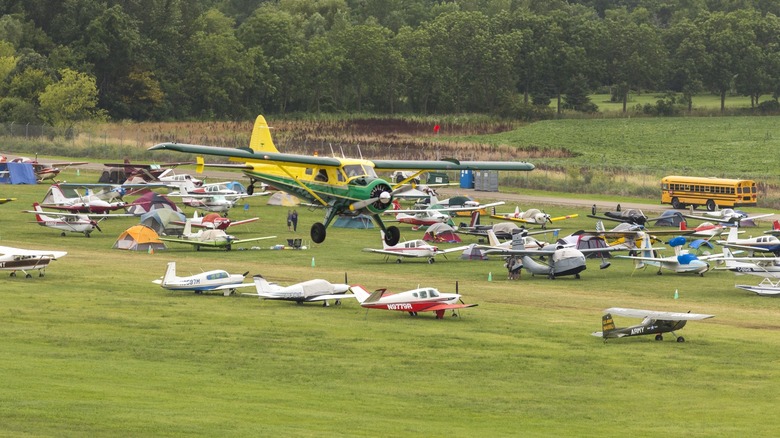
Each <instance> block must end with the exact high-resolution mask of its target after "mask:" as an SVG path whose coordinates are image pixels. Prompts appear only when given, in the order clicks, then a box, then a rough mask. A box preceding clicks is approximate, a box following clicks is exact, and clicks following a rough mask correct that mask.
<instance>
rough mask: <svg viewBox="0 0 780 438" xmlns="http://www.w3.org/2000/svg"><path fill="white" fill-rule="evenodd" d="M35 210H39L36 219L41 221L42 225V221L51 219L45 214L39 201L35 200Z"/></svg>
mask: <svg viewBox="0 0 780 438" xmlns="http://www.w3.org/2000/svg"><path fill="white" fill-rule="evenodd" d="M33 210H35V211H37V212H38V213H35V220H36V221H38V223H41V225H43V224H42V222H46V221H47V220H48V219H49V218H48V217H47V216H44V215H43V209H42V208H41V205H40V204H38V203H37V202H33Z"/></svg>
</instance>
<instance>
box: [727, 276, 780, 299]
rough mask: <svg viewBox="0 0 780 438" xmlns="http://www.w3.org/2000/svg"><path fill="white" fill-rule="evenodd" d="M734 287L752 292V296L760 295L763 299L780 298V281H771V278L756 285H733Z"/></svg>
mask: <svg viewBox="0 0 780 438" xmlns="http://www.w3.org/2000/svg"><path fill="white" fill-rule="evenodd" d="M734 287H737V288H739V289H744V290H746V291H750V292H753V293H754V294H757V295H761V296H763V297H777V296H780V280H775V281H773V280H772V279H771V278H764V279H763V280H761V283H758V284H757V285H752V284H735V285H734Z"/></svg>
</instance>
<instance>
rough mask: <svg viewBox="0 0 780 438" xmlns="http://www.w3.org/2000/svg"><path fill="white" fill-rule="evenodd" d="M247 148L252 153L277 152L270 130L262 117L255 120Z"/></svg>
mask: <svg viewBox="0 0 780 438" xmlns="http://www.w3.org/2000/svg"><path fill="white" fill-rule="evenodd" d="M249 147H250V148H251V149H252V150H253V151H264V152H279V150H278V149H276V146H275V145H274V141H273V139H272V138H271V128H269V127H268V123H266V121H265V117H263V116H262V115H260V116H257V119H255V126H254V128H253V129H252V138H251V139H250V140H249Z"/></svg>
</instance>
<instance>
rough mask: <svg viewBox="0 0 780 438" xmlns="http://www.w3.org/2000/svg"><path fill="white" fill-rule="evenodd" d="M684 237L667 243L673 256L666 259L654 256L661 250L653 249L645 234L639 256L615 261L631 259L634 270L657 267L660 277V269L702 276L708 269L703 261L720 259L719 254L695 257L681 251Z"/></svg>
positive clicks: (619, 257)
mask: <svg viewBox="0 0 780 438" xmlns="http://www.w3.org/2000/svg"><path fill="white" fill-rule="evenodd" d="M685 242H686V240H685V238H684V237H675V238H674V239H671V240H670V241H669V246H671V247H672V248H674V255H673V256H668V257H658V256H656V255H655V251H656V250H661V249H663V248H653V247H652V244H651V242H650V235H648V234H645V236H644V237H643V240H642V246H641V248H639V252H640V255H638V256H633V255H618V256H615V258H617V259H631V260H634V261H635V266H634V268H635V269H644V268H645V267H647V266H657V267H658V272H657V274H658V275H661V269H668V270H670V271H673V272H676V273H678V274H683V273H687V272H692V273H695V274H699V276H700V277H703V276H704V273H705V272H707V271H708V270H709V269H710V265H709V263H707V262H706V261H705V260H708V259H713V258H720V257H721V255H720V254H716V255H709V256H700V257H699V256H696V255H695V254H691V253H689V252H688V251H687V250H684V249H682V247H683V245H685Z"/></svg>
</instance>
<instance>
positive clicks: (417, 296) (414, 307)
mask: <svg viewBox="0 0 780 438" xmlns="http://www.w3.org/2000/svg"><path fill="white" fill-rule="evenodd" d="M351 289H352V293H353V294H354V295H355V297H356V298H357V300H358V302H359V303H360V305H361V306H362V307H365V308H366V309H384V310H397V311H400V312H408V313H409V315H412V316H417V313H418V312H434V313H436V319H443V318H444V313H445V312H446V311H447V310H452V311H453V316H455V315H456V314H455V311H456V310H458V309H465V308H468V307H476V306H477V305H476V304H464V303H463V301H462V300H461V296H460V294H458V293H454V294H452V293H443V292H439V291H438V290H436V289H434V288H432V287H421V288H417V289H412V290H408V291H406V292H399V293H397V294H389V295H386V292H387V290H386V289H379V290H376V291H374V292H373V293H369V292H368V291H367V290H366V289H365V288H364V287H363V286H360V285H352V287H351Z"/></svg>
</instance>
